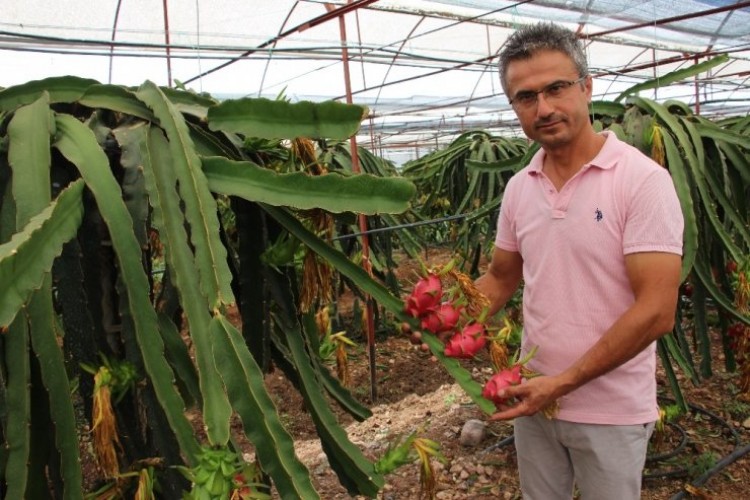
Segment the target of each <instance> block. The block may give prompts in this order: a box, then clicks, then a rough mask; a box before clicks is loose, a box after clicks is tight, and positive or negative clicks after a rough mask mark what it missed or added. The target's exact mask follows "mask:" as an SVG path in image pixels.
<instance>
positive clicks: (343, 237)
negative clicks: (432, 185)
mask: <svg viewBox="0 0 750 500" xmlns="http://www.w3.org/2000/svg"><path fill="white" fill-rule="evenodd" d="M469 215H470V214H458V215H449V216H447V217H441V218H439V219H430V220H421V221H419V222H410V223H409V224H399V225H397V226H388V227H378V228H375V229H369V230H367V231H361V232H359V233H350V234H342V235H339V236H336V237H335V238H333V240H334V241H338V240H346V239H349V238H356V237H357V236H364V235H366V234H374V233H383V232H386V231H395V230H396V229H405V228H408V227H416V226H424V225H426V224H435V223H438V222H446V221H451V220H458V219H465V218H466V217H468V216H469Z"/></svg>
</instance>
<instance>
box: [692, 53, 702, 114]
mask: <svg viewBox="0 0 750 500" xmlns="http://www.w3.org/2000/svg"><path fill="white" fill-rule="evenodd" d="M699 60H700V58H699V57H698V56H695V64H698V61H699ZM693 82H694V85H695V115H696V116H700V114H701V89H700V86H699V85H698V75H695V76H694V77H693Z"/></svg>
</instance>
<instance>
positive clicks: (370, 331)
mask: <svg viewBox="0 0 750 500" xmlns="http://www.w3.org/2000/svg"><path fill="white" fill-rule="evenodd" d="M165 1H166V0H165ZM349 3H351V0H349ZM326 9H328V10H329V11H331V10H333V6H332V5H330V4H326ZM339 32H340V34H341V59H342V62H343V65H344V85H345V88H346V103H347V104H352V83H351V74H350V72H349V49H348V47H347V38H346V21H345V20H344V16H343V15H341V16H339ZM349 142H350V149H351V155H352V170H353V171H354V172H355V173H359V172H360V165H359V152H358V151H357V137H356V136H352V137H351V139H350V140H349ZM358 220H359V230H360V232H361V233H363V234H362V267H364V269H365V271H367V274H369V275H370V276H372V264H371V263H370V242H369V239H368V236H367V218H366V217H365V216H364V214H359V217H358ZM365 302H366V304H365V321H366V329H367V353H368V360H369V366H370V399H371V400H372V402H373V403H374V402H375V401H377V399H378V386H377V377H376V376H375V319H374V315H373V301H372V297H370V296H369V295H365Z"/></svg>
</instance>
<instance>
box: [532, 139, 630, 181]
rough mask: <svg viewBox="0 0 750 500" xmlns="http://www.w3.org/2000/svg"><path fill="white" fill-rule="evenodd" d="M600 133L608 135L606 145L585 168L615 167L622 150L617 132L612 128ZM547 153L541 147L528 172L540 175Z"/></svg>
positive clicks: (604, 168)
mask: <svg viewBox="0 0 750 500" xmlns="http://www.w3.org/2000/svg"><path fill="white" fill-rule="evenodd" d="M600 134H601V135H603V136H604V137H606V140H605V141H604V145H603V146H602V149H600V150H599V153H598V154H597V155H596V156H595V157H594V159H593V160H591V161H590V162H589V163H587V164H585V165H584V166H583V168H584V169H585V168H588V167H597V168H600V169H602V170H607V169H610V168H612V167H614V166H615V164H616V163H617V160H618V159H619V157H620V154H621V152H620V150H619V148H618V143H619V142H620V140H619V139H618V138H617V136H616V135H615V133H614V132H612V131H610V130H604V131H602V132H600ZM545 154H547V153H545V152H544V149H540V150H539V151H537V152H536V154H535V155H534V156H533V157H532V158H531V161H530V162H529V166H528V170H527V173H528V174H530V175H538V174H540V173H541V172H542V166H543V165H544V155H545Z"/></svg>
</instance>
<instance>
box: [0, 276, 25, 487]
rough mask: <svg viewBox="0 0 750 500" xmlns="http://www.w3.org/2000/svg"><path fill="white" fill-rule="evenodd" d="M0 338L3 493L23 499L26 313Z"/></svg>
mask: <svg viewBox="0 0 750 500" xmlns="http://www.w3.org/2000/svg"><path fill="white" fill-rule="evenodd" d="M3 283H5V282H3ZM0 304H2V301H0ZM3 337H4V338H3V349H2V350H1V351H0V353H2V355H3V357H4V361H5V369H6V370H7V373H8V380H7V386H6V390H7V403H8V415H7V419H6V420H5V421H4V426H5V427H4V429H3V436H4V438H5V442H4V443H3V446H4V447H5V449H6V450H7V460H6V463H5V470H4V471H3V473H4V475H3V479H4V480H5V486H6V489H5V491H4V492H3V494H4V498H8V499H10V498H25V493H26V487H27V485H28V480H29V467H28V463H29V460H30V453H31V432H30V430H31V393H30V387H31V367H30V363H29V361H30V357H29V326H28V322H27V317H26V315H25V314H21V315H19V316H18V317H17V318H16V320H15V321H14V322H13V323H12V324H11V325H10V327H9V328H8V331H7V332H6V333H5V334H4V335H3Z"/></svg>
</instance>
